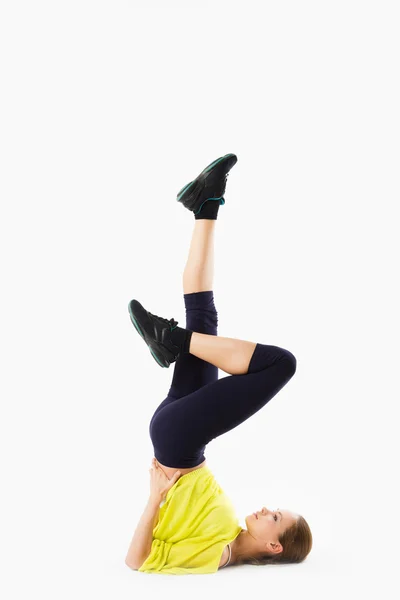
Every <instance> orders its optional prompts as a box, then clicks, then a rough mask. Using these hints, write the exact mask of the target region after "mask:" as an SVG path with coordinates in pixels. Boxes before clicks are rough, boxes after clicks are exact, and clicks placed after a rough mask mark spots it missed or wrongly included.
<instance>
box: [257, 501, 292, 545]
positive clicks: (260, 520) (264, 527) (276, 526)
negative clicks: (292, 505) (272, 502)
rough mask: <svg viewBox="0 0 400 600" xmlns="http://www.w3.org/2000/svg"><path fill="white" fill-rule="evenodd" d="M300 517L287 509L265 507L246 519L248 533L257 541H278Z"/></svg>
mask: <svg viewBox="0 0 400 600" xmlns="http://www.w3.org/2000/svg"><path fill="white" fill-rule="evenodd" d="M298 517H299V515H298V514H296V513H293V512H291V511H290V510H285V509H283V508H282V509H280V508H278V509H276V510H268V508H266V507H265V506H264V507H263V508H262V510H259V511H256V513H255V514H254V513H253V514H251V515H247V517H246V518H245V521H246V527H247V531H248V532H249V533H250V534H251V535H252V536H253V537H254V538H256V539H260V540H277V539H278V538H279V535H281V534H282V533H284V531H285V530H286V529H287V528H288V527H290V526H291V525H293V523H294V522H295V521H296V520H297V519H298Z"/></svg>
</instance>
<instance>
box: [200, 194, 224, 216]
mask: <svg viewBox="0 0 400 600" xmlns="http://www.w3.org/2000/svg"><path fill="white" fill-rule="evenodd" d="M220 202H221V200H220V198H218V200H206V201H205V202H204V204H203V206H202V207H201V211H200V212H199V213H198V214H197V215H196V214H195V215H194V218H195V219H196V220H197V219H214V220H217V215H218V210H219V207H220Z"/></svg>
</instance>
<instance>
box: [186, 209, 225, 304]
mask: <svg viewBox="0 0 400 600" xmlns="http://www.w3.org/2000/svg"><path fill="white" fill-rule="evenodd" d="M216 222H217V221H216V220H214V219H198V220H195V221H194V227H193V233H192V239H191V242H190V247H189V254H188V258H187V262H186V266H185V269H184V271H183V293H184V294H192V293H194V292H202V291H206V290H212V289H213V280H214V231H215V226H216Z"/></svg>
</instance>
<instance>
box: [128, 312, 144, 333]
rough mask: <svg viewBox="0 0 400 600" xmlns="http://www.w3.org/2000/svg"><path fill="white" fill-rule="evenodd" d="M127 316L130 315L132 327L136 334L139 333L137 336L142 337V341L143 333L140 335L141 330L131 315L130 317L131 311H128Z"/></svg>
mask: <svg viewBox="0 0 400 600" xmlns="http://www.w3.org/2000/svg"><path fill="white" fill-rule="evenodd" d="M129 315H130V317H131V321H132V323H133V325H134V327H135V329H136V331H137V332H138V333H139V334H140V335H141V336H142V338H143V339H144V335H143V333H142V330H141V329H140V327H139V325H138V324H137V322H136V320H135V318H134V317H133V315H132V313H131V311H129Z"/></svg>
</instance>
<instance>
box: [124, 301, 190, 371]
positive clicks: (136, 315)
mask: <svg viewBox="0 0 400 600" xmlns="http://www.w3.org/2000/svg"><path fill="white" fill-rule="evenodd" d="M128 311H129V315H130V317H131V321H132V323H133V325H134V327H135V328H136V330H137V331H138V333H139V334H140V335H141V336H142V338H143V339H144V341H145V342H146V344H147V345H148V347H149V349H150V352H151V355H152V357H153V358H154V360H155V361H156V362H157V364H159V365H160V366H161V367H167V368H168V367H169V366H170V364H171V363H173V362H175V361H176V359H177V358H178V356H179V352H180V348H179V347H178V346H176V345H175V344H173V343H172V341H171V336H170V333H171V331H172V330H173V329H175V327H177V325H178V321H175V319H164V318H163V317H158V316H157V315H153V314H152V313H151V312H149V311H147V310H146V309H145V308H144V307H143V306H142V305H141V304H140V302H138V301H137V300H131V301H130V302H129V305H128Z"/></svg>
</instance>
